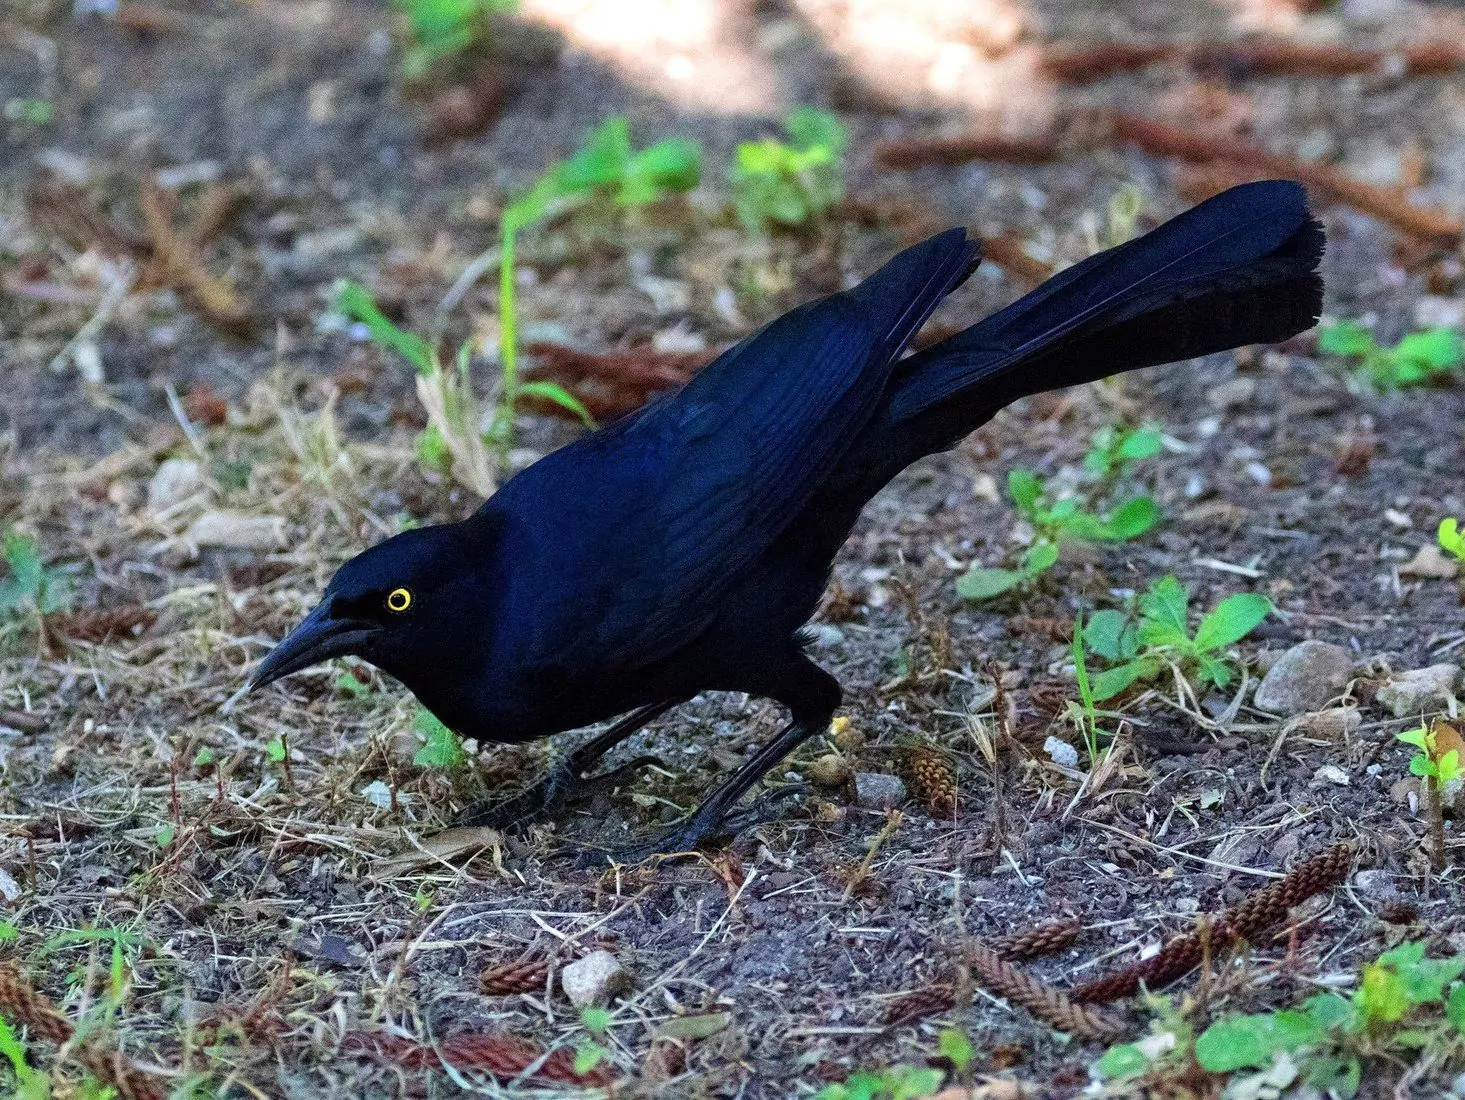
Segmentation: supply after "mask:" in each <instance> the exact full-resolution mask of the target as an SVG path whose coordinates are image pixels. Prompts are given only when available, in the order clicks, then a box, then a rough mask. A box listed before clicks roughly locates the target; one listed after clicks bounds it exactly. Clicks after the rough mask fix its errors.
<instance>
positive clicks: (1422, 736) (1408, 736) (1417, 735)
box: [1394, 726, 1432, 752]
mask: <svg viewBox="0 0 1465 1100" xmlns="http://www.w3.org/2000/svg"><path fill="white" fill-rule="evenodd" d="M1394 737H1395V738H1396V739H1398V740H1400V741H1403V742H1404V744H1406V745H1413V746H1414V747H1415V748H1416V749H1423V750H1424V751H1426V752H1428V751H1429V746H1430V741H1431V740H1432V738H1431V735H1430V732H1429V730H1427V729H1425V728H1424V727H1423V726H1420V727H1418V728H1417V729H1412V730H1405V731H1404V732H1403V733H1396V734H1394Z"/></svg>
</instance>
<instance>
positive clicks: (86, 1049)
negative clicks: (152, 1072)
mask: <svg viewBox="0 0 1465 1100" xmlns="http://www.w3.org/2000/svg"><path fill="white" fill-rule="evenodd" d="M0 1015H4V1016H6V1017H8V1018H9V1019H12V1020H16V1021H18V1022H20V1023H22V1024H24V1025H25V1026H26V1028H27V1029H28V1030H29V1031H30V1033H31V1034H32V1035H34V1036H37V1037H38V1038H41V1039H45V1040H46V1041H47V1042H50V1043H54V1044H55V1045H56V1046H58V1047H64V1046H65V1045H66V1044H67V1043H69V1042H71V1041H72V1040H73V1039H74V1038H75V1037H76V1025H75V1024H73V1023H72V1022H71V1020H70V1018H68V1017H67V1016H66V1015H65V1013H63V1012H60V1011H59V1010H57V1009H56V1007H55V1006H54V1005H52V1004H51V1002H50V1001H49V1000H47V999H46V998H45V997H44V996H42V995H41V994H40V993H39V992H37V991H36V989H35V987H34V986H32V985H31V984H30V982H28V981H26V979H25V976H24V975H22V974H21V973H20V971H19V970H17V969H16V968H15V967H13V966H0ZM72 1057H74V1058H75V1059H76V1060H77V1061H78V1062H79V1063H81V1064H82V1065H83V1066H85V1067H86V1068H87V1069H88V1070H90V1071H91V1072H92V1074H93V1076H95V1077H96V1078H97V1079H98V1080H99V1081H102V1082H103V1083H104V1084H107V1085H110V1086H111V1087H112V1088H114V1089H116V1090H117V1095H118V1096H120V1097H121V1098H122V1100H163V1096H164V1095H165V1094H164V1091H163V1088H162V1086H161V1085H159V1084H158V1083H157V1082H156V1081H154V1080H153V1079H152V1078H151V1077H149V1076H148V1075H147V1074H145V1073H143V1072H142V1071H141V1070H139V1069H138V1068H137V1067H136V1066H134V1065H133V1064H132V1063H131V1062H130V1061H129V1060H128V1059H127V1056H126V1055H124V1054H123V1053H122V1052H121V1051H116V1050H104V1049H103V1048H101V1047H100V1046H98V1045H97V1044H96V1043H95V1042H93V1041H91V1039H90V1038H87V1039H83V1040H82V1041H81V1042H80V1043H79V1044H78V1045H77V1048H76V1049H75V1050H74V1051H73V1052H72Z"/></svg>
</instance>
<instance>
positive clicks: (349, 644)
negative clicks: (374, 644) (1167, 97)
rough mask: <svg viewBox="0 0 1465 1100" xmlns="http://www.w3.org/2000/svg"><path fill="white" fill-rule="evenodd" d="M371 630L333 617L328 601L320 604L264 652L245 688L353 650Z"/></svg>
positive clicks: (366, 624) (365, 625) (250, 688)
mask: <svg viewBox="0 0 1465 1100" xmlns="http://www.w3.org/2000/svg"><path fill="white" fill-rule="evenodd" d="M373 629H374V628H373V627H372V625H371V624H369V623H364V622H361V621H360V620H358V619H337V618H335V617H333V616H332V615H331V610H330V605H329V604H321V605H320V606H319V607H317V608H316V609H315V610H314V611H312V612H311V613H310V614H309V615H307V616H306V617H305V621H304V622H302V623H301V624H300V625H299V626H297V627H296V628H295V629H294V630H292V631H291V632H290V633H289V635H287V636H286V638H285V640H284V641H283V642H281V643H280V644H279V645H277V646H275V648H274V649H272V650H270V651H269V652H268V653H267V654H265V659H264V660H263V661H261V662H260V663H259V667H257V668H256V669H255V670H254V672H253V674H252V675H251V676H250V677H249V683H248V684H246V685H245V687H246V690H249V691H253V690H254V689H255V688H257V687H262V686H263V685H265V684H268V683H270V682H271V681H273V680H278V679H279V678H280V677H281V676H288V675H290V673H292V672H299V671H300V670H301V669H302V668H309V667H310V666H311V665H315V664H319V663H320V662H321V661H325V660H329V659H330V658H332V657H344V656H346V655H347V654H348V653H354V652H356V649H357V647H358V646H359V645H360V644H361V643H362V642H363V641H365V640H366V638H367V637H368V636H369V635H370V634H371V632H372V630H373Z"/></svg>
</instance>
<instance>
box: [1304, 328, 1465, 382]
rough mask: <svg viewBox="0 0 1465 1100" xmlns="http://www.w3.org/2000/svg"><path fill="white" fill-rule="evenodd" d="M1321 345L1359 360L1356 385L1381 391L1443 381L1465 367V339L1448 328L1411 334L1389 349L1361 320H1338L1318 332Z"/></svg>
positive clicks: (1323, 348)
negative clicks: (1375, 338) (1380, 342)
mask: <svg viewBox="0 0 1465 1100" xmlns="http://www.w3.org/2000/svg"><path fill="white" fill-rule="evenodd" d="M1317 345H1318V350H1319V351H1322V352H1326V353H1327V354H1330V355H1337V356H1341V357H1342V358H1345V359H1356V360H1358V361H1359V364H1358V366H1357V368H1356V369H1355V370H1354V373H1353V375H1352V378H1353V381H1354V383H1355V384H1356V385H1357V386H1359V387H1360V388H1364V389H1372V390H1376V391H1381V392H1388V391H1392V390H1401V389H1409V388H1411V387H1415V386H1427V385H1431V384H1436V383H1439V382H1443V381H1446V380H1448V379H1449V378H1450V377H1452V376H1453V375H1455V374H1456V373H1458V372H1459V370H1460V368H1461V367H1462V365H1465V340H1462V339H1461V336H1460V334H1459V333H1458V332H1456V331H1455V330H1454V329H1450V328H1444V327H1436V328H1430V329H1426V330H1424V331H1423V332H1414V333H1410V334H1409V335H1408V336H1405V337H1404V338H1403V339H1402V340H1400V341H1399V342H1398V343H1397V344H1395V345H1394V346H1393V347H1390V348H1385V347H1382V346H1380V345H1379V344H1378V342H1377V341H1375V340H1374V338H1373V334H1372V333H1371V332H1369V331H1368V329H1367V328H1365V327H1364V326H1363V325H1361V324H1359V323H1358V322H1357V321H1338V322H1335V323H1333V324H1328V325H1323V326H1321V327H1320V328H1319V329H1318V341H1317Z"/></svg>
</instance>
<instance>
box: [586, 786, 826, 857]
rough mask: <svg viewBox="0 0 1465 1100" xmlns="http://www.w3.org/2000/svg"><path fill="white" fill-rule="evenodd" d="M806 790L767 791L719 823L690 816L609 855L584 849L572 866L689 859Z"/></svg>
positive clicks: (781, 788) (776, 789)
mask: <svg viewBox="0 0 1465 1100" xmlns="http://www.w3.org/2000/svg"><path fill="white" fill-rule="evenodd" d="M806 790H808V787H807V785H806V784H804V783H785V784H784V785H783V786H781V787H775V788H774V789H773V790H771V791H768V792H767V793H766V794H764V795H763V796H761V797H760V798H759V799H758V800H757V801H756V802H754V803H753V805H751V806H749V807H748V808H747V809H746V810H741V811H739V812H738V813H735V814H729V815H727V816H726V817H724V818H721V819H720V820H717V819H714V820H706V821H699V820H698V815H696V814H693V815H692V816H691V817H690V818H688V819H687V820H686V821H684V822H682V823H681V824H679V825H673V826H672V827H671V828H670V829H667V830H666V831H665V832H662V833H659V834H657V835H655V836H653V837H652V838H651V839H649V840H647V841H645V842H643V843H641V844H636V845H632V846H631V847H629V848H618V849H612V850H610V851H605V850H602V849H591V848H587V849H584V850H582V851H581V852H580V854H579V855H578V856H577V857H576V858H575V866H576V867H577V868H580V869H581V870H590V869H604V868H606V867H613V866H621V867H630V866H634V865H635V864H637V863H645V862H646V861H647V860H650V859H656V858H660V859H663V860H665V859H672V858H675V857H677V856H683V855H689V854H691V853H692V852H694V851H696V849H697V848H698V846H700V845H701V844H702V843H703V841H705V840H707V839H709V838H711V837H721V836H728V837H731V836H735V835H737V834H738V833H740V832H742V831H743V830H744V829H748V828H751V827H753V826H754V825H761V824H762V823H763V822H764V821H766V820H767V818H766V817H765V814H766V813H767V811H768V809H769V808H770V807H772V806H774V805H776V804H777V803H779V802H782V801H783V800H784V799H786V798H790V797H792V796H794V795H796V794H802V793H803V792H804V791H806Z"/></svg>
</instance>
